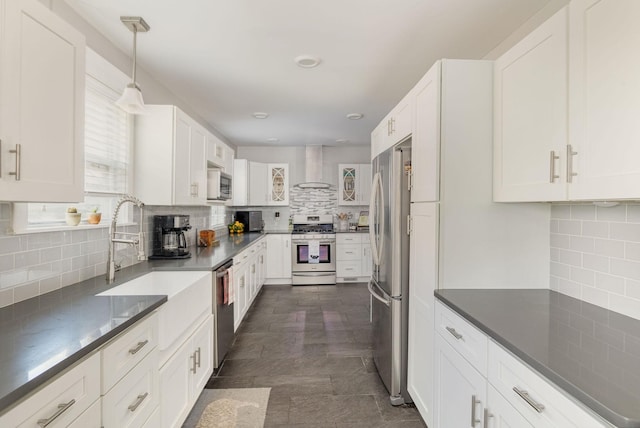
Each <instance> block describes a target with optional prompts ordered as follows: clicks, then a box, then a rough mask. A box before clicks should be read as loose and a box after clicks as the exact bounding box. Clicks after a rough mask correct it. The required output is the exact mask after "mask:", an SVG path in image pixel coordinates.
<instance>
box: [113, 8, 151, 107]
mask: <svg viewBox="0 0 640 428" xmlns="http://www.w3.org/2000/svg"><path fill="white" fill-rule="evenodd" d="M120 21H122V23H123V24H124V25H125V26H126V27H127V28H128V29H129V30H131V31H132V32H133V72H132V74H131V83H129V84H128V85H127V87H126V88H124V92H123V93H122V96H121V97H120V98H119V99H118V101H116V105H117V106H118V107H120V108H121V109H123V110H124V111H126V112H127V113H131V114H145V108H144V100H143V99H142V92H141V91H140V87H139V86H138V84H137V83H136V42H137V35H138V32H142V33H146V32H147V31H149V25H148V24H147V23H146V22H145V21H144V19H142V17H140V16H121V17H120Z"/></svg>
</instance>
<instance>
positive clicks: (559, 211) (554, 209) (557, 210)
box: [551, 204, 571, 219]
mask: <svg viewBox="0 0 640 428" xmlns="http://www.w3.org/2000/svg"><path fill="white" fill-rule="evenodd" d="M551 218H557V219H568V218H571V205H562V204H551Z"/></svg>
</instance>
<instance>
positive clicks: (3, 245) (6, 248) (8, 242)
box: [0, 236, 22, 255]
mask: <svg viewBox="0 0 640 428" xmlns="http://www.w3.org/2000/svg"><path fill="white" fill-rule="evenodd" d="M21 250H22V246H21V240H20V238H19V237H17V236H8V237H0V255H1V254H11V253H15V252H16V251H21Z"/></svg>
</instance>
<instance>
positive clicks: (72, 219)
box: [65, 207, 82, 226]
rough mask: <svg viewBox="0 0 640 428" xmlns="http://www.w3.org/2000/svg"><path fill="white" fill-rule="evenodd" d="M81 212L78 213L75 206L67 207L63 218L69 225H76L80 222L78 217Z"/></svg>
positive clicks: (80, 215)
mask: <svg viewBox="0 0 640 428" xmlns="http://www.w3.org/2000/svg"><path fill="white" fill-rule="evenodd" d="M81 217H82V214H80V213H79V212H78V210H77V208H75V207H69V208H67V214H66V216H65V220H66V221H67V224H68V225H69V226H77V225H78V224H79V223H80V218H81Z"/></svg>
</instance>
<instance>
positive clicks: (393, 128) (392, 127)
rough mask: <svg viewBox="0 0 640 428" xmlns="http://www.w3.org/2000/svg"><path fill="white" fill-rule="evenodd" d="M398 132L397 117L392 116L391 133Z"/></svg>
mask: <svg viewBox="0 0 640 428" xmlns="http://www.w3.org/2000/svg"><path fill="white" fill-rule="evenodd" d="M395 133H396V119H395V118H393V117H392V118H391V135H393V134H395Z"/></svg>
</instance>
